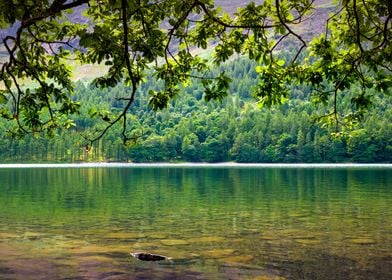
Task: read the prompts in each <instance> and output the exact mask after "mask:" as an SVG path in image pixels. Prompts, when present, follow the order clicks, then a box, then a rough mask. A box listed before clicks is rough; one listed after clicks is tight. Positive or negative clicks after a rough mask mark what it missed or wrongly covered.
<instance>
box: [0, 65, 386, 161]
mask: <svg viewBox="0 0 392 280" xmlns="http://www.w3.org/2000/svg"><path fill="white" fill-rule="evenodd" d="M217 71H225V72H226V74H228V75H229V76H230V77H232V83H231V88H230V94H229V96H227V97H226V98H224V99H223V100H222V102H218V101H210V102H205V100H204V96H203V90H202V89H201V87H200V85H198V83H196V82H195V83H193V84H191V85H189V86H188V87H186V88H183V89H182V94H181V95H180V96H179V97H178V98H176V99H174V100H173V101H172V104H171V106H169V108H166V109H163V110H161V111H157V112H155V111H154V110H152V109H151V108H150V107H149V106H148V99H149V95H148V92H149V91H150V90H154V89H159V87H160V85H159V84H157V83H156V82H155V81H154V80H153V79H151V80H149V81H146V82H145V83H144V84H143V86H142V87H141V88H140V92H139V94H138V99H137V100H135V102H134V104H133V107H132V108H131V110H130V113H129V116H128V125H129V126H130V127H131V128H132V139H133V141H131V142H129V143H127V144H128V145H124V144H123V142H122V140H121V139H120V137H119V134H120V131H121V125H120V124H118V127H113V128H112V129H111V130H109V131H108V132H107V134H106V135H104V137H103V138H102V139H101V140H99V141H97V142H95V144H94V146H93V147H92V149H90V150H86V149H85V145H86V143H87V141H86V139H85V138H84V137H88V135H90V134H89V133H93V132H94V131H95V130H96V129H97V128H102V127H104V126H105V125H106V124H107V122H105V120H106V121H107V119H108V118H110V111H116V108H118V110H121V108H122V106H123V104H122V103H123V102H125V101H122V100H121V96H123V94H124V92H126V90H127V88H126V87H125V86H124V85H123V84H120V85H118V86H116V87H115V88H112V89H109V88H104V89H100V88H97V87H94V86H92V85H91V84H90V83H87V82H82V81H79V82H77V84H76V94H75V96H74V98H75V100H81V113H80V114H78V115H75V116H74V119H75V124H76V126H75V127H71V128H70V129H69V130H66V131H60V130H59V131H58V133H57V134H56V135H53V138H51V139H50V138H47V137H38V136H37V137H33V136H26V137H24V138H22V139H13V138H10V137H4V136H5V135H6V134H7V129H8V127H7V125H9V124H8V123H7V122H3V123H1V127H0V128H1V132H0V133H1V135H3V137H1V140H0V141H1V144H0V155H1V161H2V162H80V161H122V162H163V161H168V162H181V161H187V162H225V161H235V162H286V163H291V162H392V101H391V98H389V97H385V98H383V96H382V95H381V96H379V97H377V103H376V104H375V106H374V107H373V108H372V109H371V111H370V112H369V113H368V114H367V115H366V117H365V118H364V119H363V121H362V122H361V123H360V125H359V126H358V127H356V128H355V130H354V131H351V132H350V134H349V135H348V136H345V135H343V136H336V135H335V134H334V129H335V128H334V127H333V126H332V127H329V128H328V127H321V125H319V123H318V122H317V121H316V118H317V116H319V115H323V114H325V112H324V110H325V109H324V108H323V107H322V106H318V107H316V106H315V105H314V104H313V103H312V102H310V101H309V100H311V98H312V96H311V91H310V89H309V88H303V87H302V88H299V87H297V86H294V85H293V86H292V88H291V92H292V96H291V98H289V100H288V101H287V102H286V103H285V104H283V105H281V106H274V107H271V108H260V106H258V105H257V100H255V98H253V97H252V88H254V87H255V85H256V83H257V81H256V72H255V65H254V63H253V62H251V61H250V60H248V59H245V58H237V59H234V60H232V61H231V62H229V63H227V64H225V65H223V66H221V68H220V69H217ZM369 94H371V93H369ZM350 98H351V95H350V92H347V93H345V95H344V96H343V97H342V100H340V102H339V103H340V110H342V111H346V112H349V110H350V106H352V105H351V103H350ZM105 112H107V113H105ZM91 116H95V117H93V118H92V117H91ZM340 129H342V128H340Z"/></svg>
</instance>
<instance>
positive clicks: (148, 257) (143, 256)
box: [131, 252, 170, 262]
mask: <svg viewBox="0 0 392 280" xmlns="http://www.w3.org/2000/svg"><path fill="white" fill-rule="evenodd" d="M131 256H132V257H134V258H136V259H138V260H141V261H150V262H156V261H165V260H170V258H169V257H166V256H162V255H157V254H150V253H143V252H140V253H131Z"/></svg>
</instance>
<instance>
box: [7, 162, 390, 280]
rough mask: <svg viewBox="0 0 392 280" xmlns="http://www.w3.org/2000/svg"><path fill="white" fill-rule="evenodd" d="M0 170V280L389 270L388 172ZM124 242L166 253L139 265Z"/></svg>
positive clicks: (369, 274)
mask: <svg viewBox="0 0 392 280" xmlns="http://www.w3.org/2000/svg"><path fill="white" fill-rule="evenodd" d="M0 176H1V178H2V180H1V183H0V263H1V265H0V278H15V277H16V278H21V277H29V275H32V274H31V273H33V275H34V277H33V278H34V279H38V278H40V277H41V278H43V279H44V278H45V276H47V275H52V276H53V279H56V278H67V277H71V278H72V277H74V278H83V277H84V278H105V277H107V278H110V277H113V278H116V277H118V278H120V279H121V277H124V278H131V279H132V278H135V279H137V278H138V277H139V278H140V277H148V278H167V279H169V278H170V277H177V278H187V279H192V278H194V279H200V278H207V279H208V278H210V279H216V278H222V279H227V278H232V279H236V278H239V279H242V278H256V277H270V278H271V277H272V278H273V277H281V278H289V279H291V278H294V279H299V278H300V279H349V278H356V279H370V278H377V279H389V278H391V276H392V272H391V269H390V268H391V267H392V266H391V260H392V254H391V252H392V225H391V223H390V221H391V220H392V209H391V207H390V205H392V204H391V203H392V173H391V170H390V169H361V170H358V169H293V168H291V169H282V168H280V169H273V168H268V169H263V168H246V169H245V168H225V167H222V168H212V169H211V168H162V167H161V168H78V169H72V168H71V169H65V168H52V169H47V168H35V169H0ZM27 251H28V252H30V253H29V254H28V255H26V254H25V252H27ZM131 251H134V252H136V251H153V252H156V253H160V254H163V255H168V256H171V257H173V258H174V260H175V261H174V262H173V263H170V264H145V263H140V262H137V261H135V260H132V259H131V258H130V257H129V253H130V252H131ZM22 263H23V264H25V265H24V266H23V265H22ZM37 265H39V266H40V267H41V269H40V270H34V269H33V268H34V267H36V266H37ZM385 267H387V268H385ZM388 267H389V268H388ZM46 270H47V271H50V272H49V274H46V272H45V271H46ZM50 273H52V274H50ZM185 276H186V277H185ZM373 276H374V277H373ZM51 278H52V277H51Z"/></svg>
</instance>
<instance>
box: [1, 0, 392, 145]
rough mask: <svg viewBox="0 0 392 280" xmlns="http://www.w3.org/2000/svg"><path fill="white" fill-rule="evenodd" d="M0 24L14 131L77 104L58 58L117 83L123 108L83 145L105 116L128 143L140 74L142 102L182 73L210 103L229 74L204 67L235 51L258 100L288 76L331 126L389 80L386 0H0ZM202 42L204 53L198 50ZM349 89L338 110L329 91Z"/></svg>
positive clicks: (390, 28) (165, 98)
mask: <svg viewBox="0 0 392 280" xmlns="http://www.w3.org/2000/svg"><path fill="white" fill-rule="evenodd" d="M327 4H331V7H332V8H331V14H330V15H329V17H328V19H327V20H326V21H325V22H323V24H322V25H323V26H325V29H324V30H323V32H322V34H321V35H319V36H317V37H315V38H313V39H312V40H311V41H310V40H308V39H307V37H306V34H303V33H302V32H301V30H302V28H301V27H303V26H304V25H306V24H307V23H308V22H309V19H310V18H311V17H312V16H314V14H315V12H316V11H317V9H318V6H320V5H327ZM81 13H82V14H81ZM0 27H1V28H2V31H1V33H0V34H2V45H1V49H0V50H1V53H2V55H3V56H2V59H1V60H0V67H1V71H0V79H1V82H2V85H1V86H0V88H1V90H0V103H1V105H0V114H1V116H2V117H3V118H4V119H8V120H10V121H14V122H15V123H16V125H15V130H13V131H12V132H11V133H13V134H15V135H24V134H28V133H37V132H46V133H47V134H48V135H49V136H51V135H53V134H54V133H55V131H56V129H58V128H59V127H70V126H72V125H73V122H72V120H71V116H72V114H73V113H75V112H77V111H78V110H79V108H80V106H81V104H79V103H78V102H77V100H74V99H73V98H72V92H73V83H72V71H71V70H70V68H69V66H68V64H70V62H73V63H75V60H77V61H78V62H79V63H82V64H103V65H106V66H107V68H106V69H107V71H106V74H105V75H103V76H101V77H98V78H96V79H95V81H94V83H96V84H97V85H98V86H101V87H113V86H115V85H116V84H117V83H120V82H124V83H125V84H126V85H127V92H124V93H123V96H122V97H120V99H121V100H123V101H125V103H124V104H125V105H124V108H123V110H122V111H121V112H113V113H112V114H110V115H105V121H106V123H107V125H106V126H105V128H104V129H102V130H100V131H96V132H95V133H93V134H92V135H89V136H88V137H87V139H88V140H89V141H91V142H93V141H95V140H96V139H99V138H100V137H102V136H103V135H104V134H105V133H106V131H107V130H108V129H110V128H111V127H112V126H114V125H115V124H122V127H123V129H122V138H123V139H124V142H127V141H128V140H130V138H131V136H130V133H129V131H128V128H127V123H128V121H129V120H127V112H128V110H129V109H130V107H131V106H132V103H133V101H134V99H135V95H136V94H137V93H138V89H139V88H140V85H141V84H143V82H144V81H145V79H146V77H147V74H148V73H152V74H153V76H154V77H155V79H156V80H157V82H159V83H162V84H163V87H162V90H161V91H151V92H150V93H149V94H150V105H151V106H152V107H153V108H154V109H162V108H164V107H166V106H167V105H168V103H169V101H170V100H171V99H172V98H174V97H175V96H177V95H178V94H179V88H180V85H187V84H188V83H189V82H190V80H192V81H199V82H200V83H201V84H202V85H203V87H204V92H205V95H204V96H205V99H206V100H207V101H209V100H212V99H218V100H222V99H223V98H224V97H225V96H226V94H227V90H228V88H229V84H230V77H227V76H226V75H225V73H220V74H218V75H213V74H212V73H213V72H211V71H210V69H211V68H212V67H214V66H215V65H219V64H221V63H224V62H225V61H227V60H228V59H230V58H231V57H233V56H236V55H244V56H247V57H249V59H252V60H255V61H256V62H257V64H258V66H257V68H256V71H257V72H258V86H257V87H256V88H255V89H254V91H255V92H254V95H255V96H256V98H257V102H259V103H260V105H267V106H271V105H274V104H280V103H282V102H283V101H284V100H286V99H287V98H289V91H288V88H289V87H288V86H289V85H290V84H291V85H292V84H293V83H298V84H304V85H308V86H310V87H311V88H312V99H313V100H314V101H315V102H319V103H323V104H327V105H329V107H328V108H329V109H328V111H326V113H325V114H324V115H323V116H322V119H323V121H324V122H325V123H326V124H334V125H336V127H344V126H350V125H352V124H354V123H355V122H357V121H358V120H360V119H361V117H362V116H363V114H364V113H365V112H366V109H367V108H368V107H369V106H370V105H371V104H372V101H373V100H374V95H376V94H380V93H381V94H384V93H388V92H389V90H390V88H391V87H392V84H391V70H392V64H391V62H392V43H391V37H392V2H391V1H379V0H366V1H365V0H344V1H340V2H334V3H328V2H327V1H316V3H314V2H313V1H309V0H266V1H262V2H261V3H259V4H255V3H253V2H250V3H249V4H247V5H244V6H243V7H239V8H238V9H237V11H236V12H235V13H234V14H232V13H231V14H229V13H227V12H225V10H224V9H222V8H220V7H219V6H217V5H215V4H214V1H212V0H155V1H150V0H129V1H127V0H99V1H96V0H90V1H89V0H74V1H73V0H68V1H64V0H59V1H58V0H55V1H46V0H29V1H22V0H14V1H4V0H2V1H0ZM305 38H306V39H305ZM203 49H206V50H207V51H208V52H209V53H212V59H209V60H207V59H206V58H205V57H206V56H201V55H199V54H200V53H202V52H201V51H200V50H203ZM214 73H216V72H214ZM25 81H29V84H30V86H29V87H27V86H25V84H26V83H25ZM353 86H355V88H356V92H355V95H354V97H353V99H352V104H353V109H352V112H349V113H348V114H347V112H346V113H345V114H342V113H340V112H339V111H338V104H337V103H338V100H339V99H338V97H339V95H340V94H344V92H345V91H347V90H350V89H351V88H352V87H353Z"/></svg>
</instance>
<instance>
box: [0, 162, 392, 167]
mask: <svg viewBox="0 0 392 280" xmlns="http://www.w3.org/2000/svg"><path fill="white" fill-rule="evenodd" d="M146 167H152V168H297V169H306V168H372V169H373V168H386V169H392V163H235V162H222V163H121V162H86V163H5V164H0V168H146Z"/></svg>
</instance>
